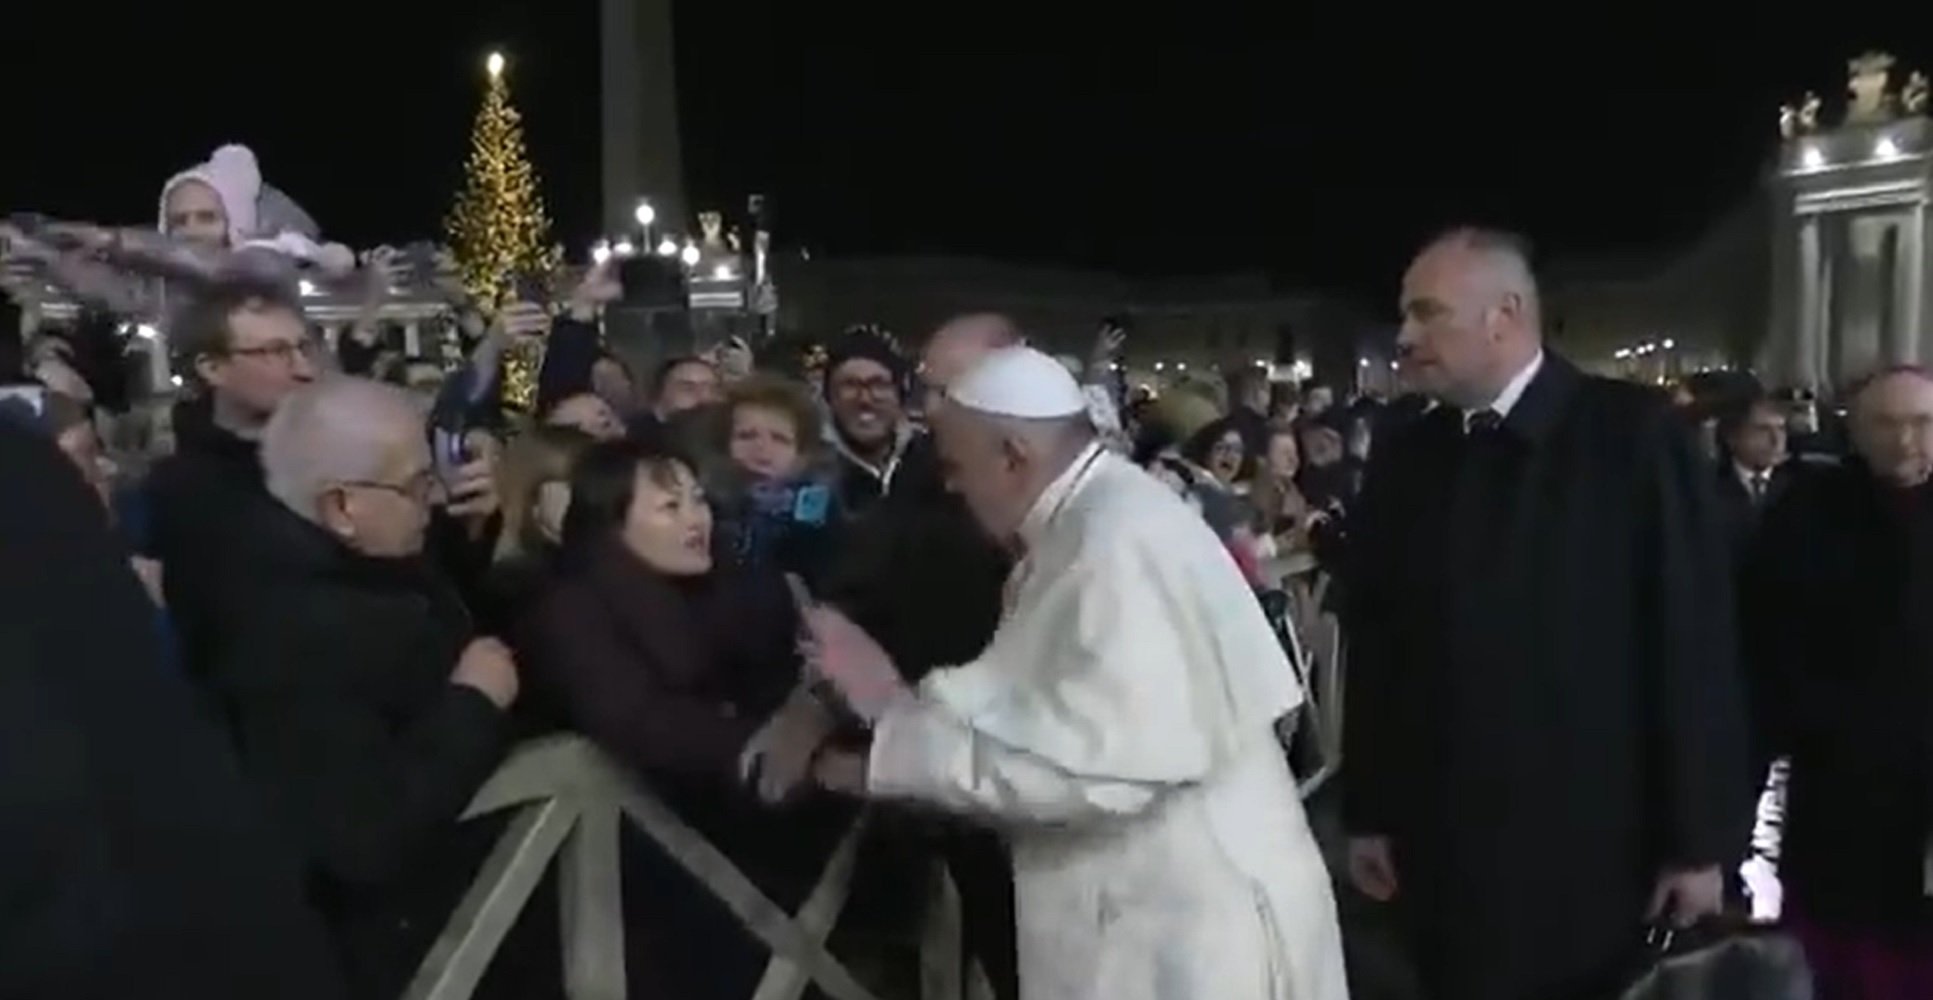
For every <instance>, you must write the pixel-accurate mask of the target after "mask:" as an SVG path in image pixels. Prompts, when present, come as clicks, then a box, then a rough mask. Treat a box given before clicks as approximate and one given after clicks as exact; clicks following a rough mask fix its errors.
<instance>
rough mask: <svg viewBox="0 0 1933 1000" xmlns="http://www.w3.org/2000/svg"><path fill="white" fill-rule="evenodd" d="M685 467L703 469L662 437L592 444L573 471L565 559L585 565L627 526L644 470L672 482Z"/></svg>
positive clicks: (691, 470)
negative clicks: (639, 476)
mask: <svg viewBox="0 0 1933 1000" xmlns="http://www.w3.org/2000/svg"><path fill="white" fill-rule="evenodd" d="M680 468H682V469H683V470H684V471H685V472H686V473H687V474H689V475H691V476H693V477H696V476H697V475H698V467H697V466H696V465H695V464H693V462H692V460H691V459H690V458H688V457H687V456H686V455H685V454H684V453H683V452H682V451H680V450H679V449H678V448H677V447H675V446H674V445H673V444H672V443H671V442H670V440H668V439H667V438H666V437H665V436H664V435H662V434H653V433H646V434H640V435H636V436H633V437H627V438H621V439H619V440H616V441H603V442H599V443H598V444H594V445H592V446H591V447H590V448H589V449H587V450H586V451H585V452H584V454H583V455H582V456H580V457H579V458H578V459H577V465H576V466H575V467H574V468H573V469H572V470H571V502H570V507H569V508H567V509H566V510H565V512H564V529H563V533H562V534H563V555H564V558H565V559H566V560H567V561H569V562H571V563H573V564H581V561H582V560H584V559H586V558H588V557H589V556H590V554H591V553H592V552H594V551H596V549H597V547H598V546H599V545H600V544H602V543H603V542H604V541H605V540H606V539H608V538H609V537H611V536H612V535H613V534H615V533H616V532H618V531H619V530H621V529H622V528H623V525H624V519H625V518H626V517H627V516H628V515H629V514H630V512H631V501H632V499H633V498H634V497H635V495H636V493H637V476H638V470H639V469H644V470H646V471H647V472H648V473H649V474H650V475H651V476H652V477H653V479H656V480H658V481H660V482H664V483H667V484H669V483H670V482H671V481H672V477H673V476H674V475H675V474H676V470H678V469H680Z"/></svg>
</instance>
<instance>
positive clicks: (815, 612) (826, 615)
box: [805, 605, 907, 722]
mask: <svg viewBox="0 0 1933 1000" xmlns="http://www.w3.org/2000/svg"><path fill="white" fill-rule="evenodd" d="M805 626H806V629H807V630H808V631H809V632H810V633H811V634H812V639H811V642H810V643H809V644H808V646H809V649H808V659H809V662H810V663H811V665H812V667H813V669H815V670H817V671H818V672H819V675H820V676H822V677H824V678H825V679H826V680H828V681H831V682H832V685H833V686H834V687H836V688H838V689H839V695H840V697H842V698H844V699H845V701H846V704H847V705H848V706H850V707H851V708H852V710H853V713H854V714H855V715H858V716H859V717H860V718H862V719H865V720H866V721H867V722H872V721H873V720H875V719H878V718H879V717H880V716H881V715H883V714H885V712H886V708H887V706H889V705H891V704H892V703H893V700H894V699H896V698H898V697H900V696H901V695H902V694H904V693H905V692H906V690H907V687H906V682H905V681H904V680H902V679H901V678H900V676H899V669H898V668H897V667H894V666H893V661H892V658H891V657H889V656H887V655H886V651H885V650H884V649H882V648H880V645H879V643H878V642H876V641H874V639H873V637H872V636H869V635H867V634H866V630H865V629H862V628H860V627H859V626H857V625H854V624H853V623H852V619H850V618H847V617H846V616H845V615H843V614H840V613H839V612H838V611H837V610H835V609H833V608H829V607H825V606H824V605H821V606H819V607H816V608H813V609H811V610H810V611H807V612H806V615H805Z"/></svg>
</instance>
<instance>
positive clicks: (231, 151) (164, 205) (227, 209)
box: [159, 143, 262, 247]
mask: <svg viewBox="0 0 1933 1000" xmlns="http://www.w3.org/2000/svg"><path fill="white" fill-rule="evenodd" d="M189 181H200V182H201V183H203V184H206V185H208V186H209V188H211V189H213V190H214V192H215V197H216V198H219V199H220V200H221V207H222V214H223V215H226V216H227V217H228V245H229V246H231V247H239V246H241V245H242V244H243V243H245V242H247V241H248V240H249V239H251V238H253V237H254V236H255V234H256V228H255V203H256V201H257V200H259V199H260V198H261V197H262V168H261V165H260V164H258V163H256V162H255V154H254V152H252V151H251V150H250V149H249V148H248V147H247V146H241V145H236V144H233V143H231V144H229V145H226V146H223V147H222V148H220V149H217V150H215V153H214V155H212V156H210V157H209V158H208V162H206V163H203V164H199V165H197V166H193V167H189V168H188V169H186V170H183V171H182V172H180V173H178V174H176V175H174V176H173V177H170V178H168V183H166V184H163V185H162V186H161V211H160V223H159V227H160V228H161V229H162V230H163V231H165V230H166V229H167V228H168V195H170V194H172V193H174V189H175V188H178V187H180V186H181V185H183V184H185V183H187V182H189Z"/></svg>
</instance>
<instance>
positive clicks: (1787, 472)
mask: <svg viewBox="0 0 1933 1000" xmlns="http://www.w3.org/2000/svg"><path fill="white" fill-rule="evenodd" d="M1804 473H1805V466H1804V463H1801V462H1799V461H1797V460H1793V459H1787V460H1786V461H1784V462H1781V463H1779V464H1778V465H1777V466H1774V467H1773V469H1772V474H1771V478H1769V479H1768V480H1766V484H1765V496H1764V497H1762V498H1760V499H1759V501H1758V502H1757V503H1754V502H1753V501H1752V495H1751V493H1750V492H1748V491H1747V490H1746V489H1745V484H1744V483H1742V482H1740V481H1739V478H1738V468H1737V467H1736V466H1734V465H1733V464H1732V463H1731V462H1722V463H1720V465H1719V467H1718V475H1717V478H1716V479H1715V480H1714V482H1715V483H1716V490H1717V494H1718V513H1719V520H1720V523H1722V524H1723V525H1724V529H1725V539H1726V542H1727V543H1728V544H1729V545H1730V546H1731V549H1732V552H1733V553H1734V554H1735V555H1736V556H1738V557H1741V558H1742V557H1743V555H1744V553H1745V550H1746V548H1747V547H1748V546H1749V545H1750V543H1751V539H1752V535H1753V533H1754V532H1755V531H1756V530H1757V529H1758V525H1759V520H1760V518H1761V517H1762V516H1763V515H1764V514H1765V512H1766V511H1767V510H1769V509H1770V508H1771V507H1772V506H1773V505H1774V504H1776V503H1778V502H1779V500H1780V498H1782V497H1784V496H1785V495H1786V494H1787V493H1789V492H1791V490H1792V484H1793V482H1794V481H1795V480H1797V479H1798V478H1800V477H1801V476H1802V475H1804Z"/></svg>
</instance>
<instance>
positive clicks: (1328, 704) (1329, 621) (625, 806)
mask: <svg viewBox="0 0 1933 1000" xmlns="http://www.w3.org/2000/svg"><path fill="white" fill-rule="evenodd" d="M1325 586H1326V585H1325V584H1324V583H1322V582H1317V583H1316V584H1315V586H1314V587H1312V588H1306V589H1303V590H1301V591H1298V590H1296V589H1293V588H1292V589H1291V590H1290V591H1288V592H1287V594H1286V599H1285V600H1284V601H1282V602H1278V603H1279V607H1276V608H1272V614H1271V617H1272V618H1274V619H1276V626H1277V629H1278V632H1279V633H1280V634H1281V635H1282V637H1283V642H1284V644H1285V645H1286V646H1287V648H1288V649H1289V651H1290V659H1291V662H1292V664H1293V665H1294V668H1295V670H1296V673H1297V675H1298V679H1299V680H1300V681H1301V683H1302V688H1303V691H1304V694H1305V702H1304V705H1303V708H1302V710H1301V711H1300V712H1299V713H1297V715H1296V717H1295V721H1294V727H1295V728H1296V729H1301V730H1306V731H1307V732H1308V734H1309V735H1310V737H1311V739H1312V741H1313V744H1314V747H1315V752H1316V758H1317V766H1316V768H1315V770H1314V771H1313V772H1312V773H1310V774H1307V775H1304V776H1302V777H1301V789H1302V796H1303V798H1305V799H1306V798H1308V797H1310V796H1312V795H1314V794H1315V793H1316V792H1317V791H1319V790H1320V789H1321V788H1322V787H1323V786H1324V785H1326V784H1327V783H1328V782H1329V780H1330V779H1331V778H1333V777H1334V776H1335V774H1336V773H1337V772H1338V771H1339V769H1340V768H1341V766H1342V698H1343V648H1342V629H1341V626H1340V625H1339V624H1338V623H1337V621H1336V618H1335V616H1334V615H1330V614H1326V613H1323V612H1322V611H1321V610H1320V609H1321V598H1322V596H1323V590H1324V588H1325ZM1284 735H1285V741H1286V740H1287V739H1288V738H1289V737H1291V736H1292V735H1293V733H1285V734H1284ZM507 809H515V810H517V814H516V816H515V818H514V819H513V820H512V821H511V822H510V824H509V826H508V827H507V828H506V829H505V830H504V832H503V833H502V835H501V836H500V837H499V838H498V840H497V843H496V846H495V847H494V848H493V849H492V850H491V852H490V854H489V856H488V858H486V859H485V861H484V862H483V867H482V869H481V870H480V871H479V872H478V874H477V877H476V879H475V880H474V881H473V882H472V883H471V886H470V889H469V891H468V892H466V893H465V894H464V896H463V899H462V900H461V901H460V902H459V903H458V904H457V907H456V909H455V911H454V912H453V913H452V914H451V915H450V919H449V922H448V923H447V924H446V925H445V926H444V929H443V933H442V934H441V935H440V936H439V937H438V938H437V940H436V942H435V944H433V945H432V946H431V947H430V950H429V953H428V954H427V955H426V956H424V959H423V962H422V964H421V965H420V966H419V967H418V969H417V973H416V977H415V979H414V980H413V981H412V982H411V983H410V986H409V988H408V990H407V991H405V993H404V998H405V1000H464V998H467V997H469V996H470V995H471V994H472V993H473V992H474V991H475V990H476V987H477V984H478V983H479V982H480V981H482V979H483V975H484V972H485V971H486V970H487V969H488V967H489V964H490V959H491V958H492V956H494V955H495V954H496V951H497V948H498V947H499V946H500V945H501V944H502V943H503V939H504V936H505V935H506V934H508V933H509V931H510V928H511V926H512V925H513V924H515V923H516V919H517V915H518V914H519V913H520V912H522V910H523V908H524V905H525V903H527V902H528V901H529V899H530V895H531V893H532V892H533V891H534V890H535V889H536V887H537V883H538V882H539V881H540V880H541V879H542V877H543V873H544V871H545V869H546V868H548V867H549V866H550V864H551V863H552V862H553V860H554V861H555V862H556V863H557V864H558V865H559V866H560V868H559V874H560V878H559V879H558V892H559V895H560V900H559V906H558V912H559V916H560V924H561V927H560V928H559V930H560V933H561V935H562V944H563V950H562V955H563V972H564V989H565V994H566V995H567V996H568V997H570V998H571V1000H624V997H625V982H626V981H625V967H624V904H623V896H622V889H621V886H622V880H621V879H620V877H619V872H620V863H619V846H618V845H619V836H618V834H619V824H621V823H623V822H626V821H629V822H631V823H633V824H635V825H636V826H637V827H638V828H639V829H640V830H642V831H643V832H644V833H645V834H646V835H648V836H649V837H650V838H651V839H652V841H654V842H655V843H656V844H657V845H658V847H660V848H661V849H663V850H664V851H665V853H666V854H667V855H669V856H670V857H671V858H672V859H673V860H674V861H675V862H676V863H677V864H678V865H679V866H680V867H682V868H684V869H685V870H686V871H687V872H689V873H690V874H691V875H692V876H693V877H695V878H697V879H698V880H699V882H700V883H701V884H703V885H704V887H705V890H706V891H707V892H710V893H711V894H712V895H714V896H716V897H718V899H719V900H720V901H722V902H723V903H724V904H725V905H726V906H727V907H728V908H730V910H731V911H732V913H733V914H734V915H735V916H736V917H737V918H738V920H739V923H740V924H742V925H743V926H744V928H745V929H746V930H747V931H748V932H750V933H751V934H752V935H753V936H754V937H756V938H758V939H759V941H761V942H762V943H764V945H765V946H766V947H767V948H769V949H770V950H771V954H772V957H771V960H770V961H769V963H768V964H767V965H766V968H765V974H764V976H763V978H762V979H761V980H760V982H759V984H758V988H757V990H756V991H755V992H754V993H753V995H752V1000H800V998H801V997H803V996H804V994H805V990H806V987H807V986H808V985H809V984H817V985H818V987H819V988H820V989H821V990H823V991H824V992H825V993H826V994H827V995H828V996H830V997H832V998H833V1000H879V998H878V997H877V996H875V995H874V994H873V993H872V992H871V991H869V990H868V989H867V988H866V987H865V986H863V985H861V984H860V983H859V981H858V980H857V979H856V978H854V976H853V975H852V973H851V972H850V971H849V970H848V969H847V968H846V967H845V966H844V965H842V964H841V963H840V962H839V960H838V959H837V958H835V957H833V955H832V954H831V953H830V952H828V951H827V950H826V940H827V938H828V937H829V936H830V935H831V933H832V928H833V925H834V924H836V923H837V922H838V919H839V913H840V911H841V910H842V909H843V908H844V906H845V903H846V897H847V894H848V892H849V890H850V889H851V886H852V875H853V870H854V867H855V863H856V861H857V855H858V850H859V844H860V842H861V840H862V839H863V837H864V834H865V830H866V827H867V825H868V822H869V818H870V813H869V811H865V810H862V811H861V812H860V813H859V815H858V817H857V818H856V819H855V820H854V821H853V824H852V826H851V828H850V829H848V830H847V831H846V834H845V836H844V838H843V839H841V840H840V841H839V844H838V846H837V847H836V848H834V850H833V852H832V854H831V856H830V859H829V860H828V861H827V863H826V867H825V871H824V872H823V873H822V874H821V875H820V877H819V881H818V883H817V885H815V886H814V888H813V890H812V893H811V895H810V896H809V897H807V899H806V902H805V904H804V905H803V906H802V907H801V908H800V909H799V912H798V913H787V912H785V910H784V909H783V908H781V907H780V906H779V905H778V904H776V903H774V902H772V901H771V900H770V899H769V898H768V897H766V895H765V894H764V893H763V892H761V891H759V889H758V887H757V886H755V885H754V884H753V883H752V882H751V880H750V879H748V878H746V877H745V875H744V873H742V872H740V871H739V870H738V868H737V866H735V865H733V864H732V862H731V860H730V859H729V858H727V857H726V856H725V855H724V854H723V853H721V852H720V851H719V850H718V849H717V848H716V847H713V846H712V845H711V844H710V843H709V842H707V841H706V840H705V839H704V837H702V836H700V835H699V834H698V832H697V831H695V830H693V829H692V828H691V827H690V826H689V825H687V824H686V823H685V822H684V821H683V820H681V819H679V818H678V816H677V815H676V814H675V813H673V812H672V811H671V809H670V808H669V807H668V806H666V805H665V804H664V803H663V802H662V801H661V800H659V799H658V798H657V797H656V796H654V795H652V794H651V792H650V791H649V790H647V789H646V788H645V787H644V786H643V785H642V784H641V783H640V782H638V781H637V780H636V779H634V778H633V777H631V776H630V775H628V774H626V773H625V772H624V771H623V770H622V769H621V768H619V767H618V766H617V765H616V764H614V763H612V762H611V761H610V760H609V759H608V758H606V757H605V756H604V755H603V754H602V753H601V752H599V751H598V750H597V749H596V748H595V747H593V746H592V745H591V744H590V742H589V741H587V740H585V739H583V738H582V737H579V736H571V735H564V736H554V737H549V738H545V739H541V740H537V741H533V742H531V743H528V744H525V745H524V746H522V747H520V748H518V749H517V750H516V751H515V752H514V753H512V754H511V756H510V759H509V760H507V761H506V762H505V763H504V764H503V766H502V767H500V768H499V769H498V770H497V772H496V774H494V775H493V776H491V778H490V780H489V781H488V782H486V783H485V784H484V786H483V788H481V789H480V790H479V791H478V792H477V795H476V798H475V799H474V800H472V801H471V803H470V806H469V808H468V809H467V810H466V811H465V812H464V815H463V818H464V819H465V820H470V819H475V818H477V817H480V816H484V815H488V814H491V813H496V812H501V811H503V810H507ZM931 891H932V900H931V904H930V906H929V909H928V912H927V919H926V926H925V927H924V928H923V933H922V934H921V938H920V941H921V944H920V968H921V976H920V979H921V996H922V1000H960V998H961V995H962V991H963V988H962V985H961V984H962V983H963V982H971V984H972V988H971V989H970V990H968V991H967V992H970V993H971V994H972V995H974V996H986V995H989V992H990V991H988V990H987V989H986V986H985V977H984V976H983V975H980V974H979V972H980V970H978V969H977V968H975V969H972V970H971V971H972V972H973V973H974V974H975V975H974V977H973V978H972V979H971V980H968V979H966V978H964V977H963V975H962V972H963V970H965V965H964V957H963V949H962V942H961V935H960V912H959V911H960V901H959V892H958V890H957V887H955V886H954V884H953V882H952V879H951V876H950V875H949V874H948V873H947V871H946V869H945V866H944V865H935V874H934V877H933V881H932V890H931Z"/></svg>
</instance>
